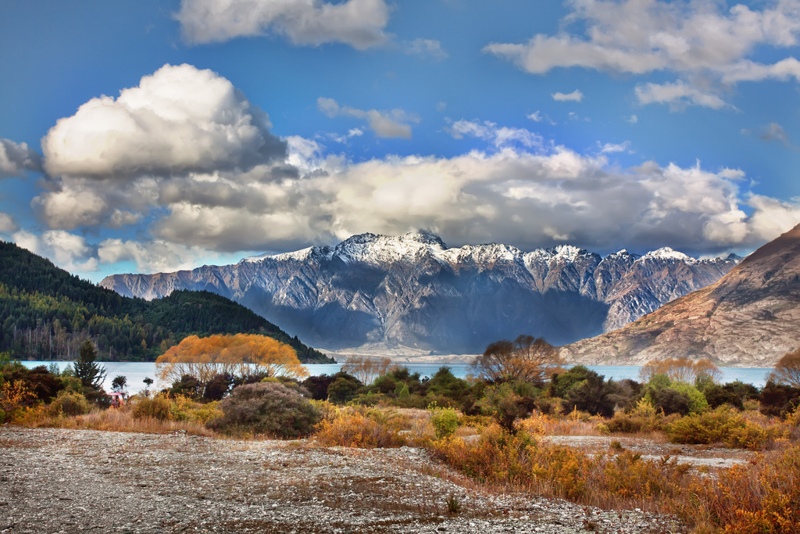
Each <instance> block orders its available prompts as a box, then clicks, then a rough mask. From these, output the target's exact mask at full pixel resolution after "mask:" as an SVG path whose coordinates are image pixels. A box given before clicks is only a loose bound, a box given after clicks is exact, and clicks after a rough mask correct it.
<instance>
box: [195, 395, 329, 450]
mask: <svg viewBox="0 0 800 534" xmlns="http://www.w3.org/2000/svg"><path fill="white" fill-rule="evenodd" d="M219 407H220V408H221V409H222V412H223V414H224V415H223V416H222V417H220V418H218V419H214V420H212V421H210V422H209V423H208V426H209V427H210V428H212V429H214V430H218V431H220V432H224V433H227V434H266V435H268V436H270V437H274V438H300V437H304V436H307V435H309V434H310V433H311V431H312V430H313V428H314V425H316V424H317V423H319V421H320V420H321V419H322V414H321V413H320V412H319V410H317V408H315V407H314V405H312V404H311V402H310V401H309V400H308V399H306V398H305V397H303V396H302V395H301V394H300V393H298V392H297V391H293V390H292V389H290V388H287V387H286V386H284V385H283V384H279V383H275V382H260V383H257V384H247V385H244V386H239V387H237V388H234V390H233V392H232V393H231V395H230V396H229V397H227V398H226V399H224V400H222V402H220V404H219Z"/></svg>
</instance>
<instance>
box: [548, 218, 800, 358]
mask: <svg viewBox="0 0 800 534" xmlns="http://www.w3.org/2000/svg"><path fill="white" fill-rule="evenodd" d="M798 347H800V225H798V226H796V227H795V228H793V229H792V230H790V231H789V232H787V233H785V234H783V235H781V236H780V237H779V238H777V239H775V240H774V241H771V242H770V243H767V244H766V245H764V246H763V247H761V248H759V249H758V250H756V251H755V252H753V253H752V254H750V255H749V256H747V257H746V258H745V259H744V260H743V261H742V262H741V263H740V264H739V265H738V266H737V267H735V268H734V269H733V270H731V271H730V272H729V273H728V274H727V275H725V276H724V277H722V278H721V279H720V280H718V281H717V282H715V283H714V284H711V285H709V286H708V287H706V288H703V289H701V290H699V291H695V292H693V293H691V294H689V295H686V296H685V297H683V298H680V299H677V300H675V301H673V302H670V303H669V304H667V305H665V306H663V307H661V308H659V309H658V310H656V311H655V312H653V313H651V314H649V315H646V316H645V317H642V318H641V319H639V320H637V321H635V322H633V323H631V324H629V325H627V326H625V327H624V328H621V329H619V330H616V331H614V332H609V333H606V334H604V335H601V336H599V337H595V338H593V339H586V340H583V341H579V342H577V343H574V344H573V345H570V346H568V347H564V348H563V349H562V354H563V355H564V356H565V357H566V358H567V359H568V360H569V361H572V362H583V363H594V364H598V363H606V362H615V363H616V362H619V361H621V360H623V361H626V362H630V363H631V364H637V363H643V362H646V361H649V360H651V359H656V358H663V357H667V356H674V355H682V356H690V357H692V358H709V359H711V360H713V361H715V362H717V363H719V364H723V365H742V366H748V367H772V366H773V365H774V364H775V363H776V362H777V360H778V359H780V357H781V356H783V355H784V354H786V353H787V352H790V351H794V350H796V349H797V348H798Z"/></svg>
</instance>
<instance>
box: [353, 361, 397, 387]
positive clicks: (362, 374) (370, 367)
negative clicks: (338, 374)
mask: <svg viewBox="0 0 800 534" xmlns="http://www.w3.org/2000/svg"><path fill="white" fill-rule="evenodd" d="M391 364H392V360H390V359H389V358H368V357H365V356H348V357H347V359H346V360H345V362H344V364H342V372H343V373H348V374H350V375H352V376H354V377H356V378H358V379H359V380H360V381H361V383H362V384H364V385H367V386H368V385H370V384H372V382H373V381H374V380H375V379H376V378H378V377H379V376H383V375H385V374H386V373H387V372H388V371H389V366H390V365H391Z"/></svg>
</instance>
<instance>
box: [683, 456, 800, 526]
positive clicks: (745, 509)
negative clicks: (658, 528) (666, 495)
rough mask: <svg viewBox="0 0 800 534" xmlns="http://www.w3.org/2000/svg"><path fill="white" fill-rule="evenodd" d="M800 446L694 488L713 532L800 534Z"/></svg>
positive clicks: (694, 485)
mask: <svg viewBox="0 0 800 534" xmlns="http://www.w3.org/2000/svg"><path fill="white" fill-rule="evenodd" d="M798 480H800V446H797V445H795V446H793V447H790V448H788V449H786V450H784V451H781V452H772V453H767V454H765V455H758V456H757V457H756V458H755V459H754V461H752V462H748V463H747V464H744V465H737V466H734V467H732V468H731V469H726V470H724V471H721V472H720V473H719V475H718V476H717V477H715V478H711V479H708V478H707V479H703V480H702V481H701V482H698V483H696V484H693V485H692V486H691V487H690V488H689V491H690V492H691V493H692V494H694V495H696V496H697V499H698V501H699V504H700V506H697V507H695V510H697V511H698V512H700V511H702V512H704V513H705V515H706V517H705V518H703V519H704V520H705V522H706V523H708V525H707V528H708V529H709V530H711V529H720V530H723V529H724V532H736V533H753V534H756V533H759V534H761V533H766V534H778V533H797V532H800V507H798V506H797V503H798V502H800V484H798V483H797V481H798Z"/></svg>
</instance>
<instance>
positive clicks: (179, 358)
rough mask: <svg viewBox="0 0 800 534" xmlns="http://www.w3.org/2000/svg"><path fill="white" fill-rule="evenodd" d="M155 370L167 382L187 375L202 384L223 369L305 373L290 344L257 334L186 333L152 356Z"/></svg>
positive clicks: (240, 373)
mask: <svg viewBox="0 0 800 534" xmlns="http://www.w3.org/2000/svg"><path fill="white" fill-rule="evenodd" d="M156 372H157V373H158V377H159V378H160V379H161V380H162V381H165V382H167V383H170V382H175V381H176V380H180V378H181V377H182V376H184V375H189V376H192V377H194V378H196V379H197V380H198V381H199V382H200V383H203V384H207V383H208V382H209V381H210V380H211V379H212V378H214V377H215V376H216V375H219V374H226V373H228V374H231V375H234V376H238V377H247V376H252V375H266V376H288V377H291V378H304V377H306V376H308V371H306V368H305V367H303V364H301V363H300V360H298V359H297V353H296V352H295V351H294V349H293V348H292V347H290V346H289V345H287V344H286V343H281V342H280V341H278V340H276V339H273V338H271V337H267V336H259V335H257V334H235V335H213V336H208V337H197V336H189V337H187V338H185V339H184V340H183V341H181V342H180V343H178V344H177V345H175V346H174V347H171V348H170V349H169V350H167V351H166V352H165V353H164V354H162V355H161V356H159V357H158V359H156Z"/></svg>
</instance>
